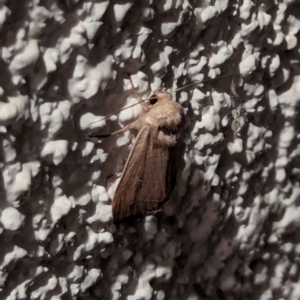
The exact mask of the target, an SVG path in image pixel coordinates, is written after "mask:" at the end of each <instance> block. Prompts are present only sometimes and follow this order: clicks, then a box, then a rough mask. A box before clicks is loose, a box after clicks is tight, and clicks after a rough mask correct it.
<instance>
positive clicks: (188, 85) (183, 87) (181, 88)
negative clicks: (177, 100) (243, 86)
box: [173, 73, 237, 93]
mask: <svg viewBox="0 0 300 300" xmlns="http://www.w3.org/2000/svg"><path fill="white" fill-rule="evenodd" d="M235 74H237V73H229V74H225V75H221V76H218V77H216V78H210V79H205V80H203V81H197V82H194V83H191V84H187V85H185V86H182V87H180V88H178V89H177V90H175V91H174V92H173V93H175V92H178V91H180V90H183V89H185V88H187V87H190V86H193V85H196V84H199V83H203V82H207V81H211V80H215V79H219V78H223V77H227V76H230V75H235Z"/></svg>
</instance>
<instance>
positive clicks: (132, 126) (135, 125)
mask: <svg viewBox="0 0 300 300" xmlns="http://www.w3.org/2000/svg"><path fill="white" fill-rule="evenodd" d="M140 123H141V120H140V119H138V120H136V121H134V122H132V123H130V124H128V125H126V126H125V127H123V128H121V129H119V130H117V131H115V132H112V133H108V134H97V133H96V134H93V133H92V134H90V135H89V136H90V137H98V138H105V137H109V136H112V135H116V134H119V133H122V132H125V131H127V130H130V129H137V128H139V127H140Z"/></svg>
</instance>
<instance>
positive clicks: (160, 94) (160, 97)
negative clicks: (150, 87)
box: [150, 88, 172, 105]
mask: <svg viewBox="0 0 300 300" xmlns="http://www.w3.org/2000/svg"><path fill="white" fill-rule="evenodd" d="M151 98H152V99H150V104H152V105H153V104H155V103H156V102H160V103H161V102H167V101H170V100H172V97H171V94H170V93H168V92H166V91H164V90H163V89H162V88H160V89H157V90H156V91H155V92H154V94H153V95H152V96H151Z"/></svg>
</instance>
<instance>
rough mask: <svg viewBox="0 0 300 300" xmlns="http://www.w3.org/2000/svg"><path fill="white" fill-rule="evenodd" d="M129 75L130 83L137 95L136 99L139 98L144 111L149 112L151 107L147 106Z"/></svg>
mask: <svg viewBox="0 0 300 300" xmlns="http://www.w3.org/2000/svg"><path fill="white" fill-rule="evenodd" d="M127 75H128V77H129V81H130V83H131V88H132V90H133V92H134V93H135V95H136V97H137V99H138V101H139V103H140V104H141V105H142V107H143V109H144V110H146V111H149V107H148V106H147V105H146V104H145V101H144V99H143V98H142V97H141V96H140V95H139V93H138V92H137V90H136V89H135V87H134V85H133V81H132V78H131V76H130V74H129V73H127Z"/></svg>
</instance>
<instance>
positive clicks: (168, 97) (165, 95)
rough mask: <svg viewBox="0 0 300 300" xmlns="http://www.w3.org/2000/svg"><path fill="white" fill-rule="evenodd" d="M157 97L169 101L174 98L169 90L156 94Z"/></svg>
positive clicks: (160, 100) (161, 100)
mask: <svg viewBox="0 0 300 300" xmlns="http://www.w3.org/2000/svg"><path fill="white" fill-rule="evenodd" d="M156 97H157V101H158V102H167V101H170V100H172V97H171V94H169V93H167V92H159V93H157V94H156Z"/></svg>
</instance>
